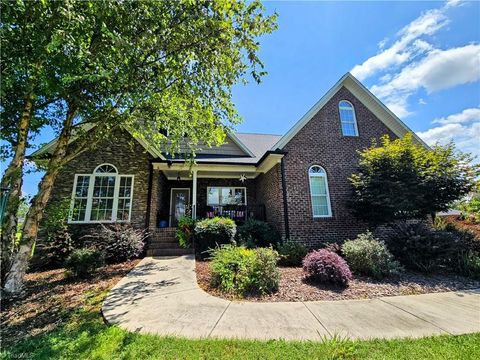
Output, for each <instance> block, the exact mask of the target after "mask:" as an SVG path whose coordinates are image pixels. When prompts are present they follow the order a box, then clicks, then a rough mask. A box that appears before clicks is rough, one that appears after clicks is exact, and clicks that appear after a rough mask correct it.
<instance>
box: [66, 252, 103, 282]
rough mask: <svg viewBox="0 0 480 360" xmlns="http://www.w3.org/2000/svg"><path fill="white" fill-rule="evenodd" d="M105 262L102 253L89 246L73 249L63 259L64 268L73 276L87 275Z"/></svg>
mask: <svg viewBox="0 0 480 360" xmlns="http://www.w3.org/2000/svg"><path fill="white" fill-rule="evenodd" d="M104 263H105V260H104V257H103V254H102V253H101V252H99V251H98V250H95V249H91V248H83V249H75V250H73V252H72V253H71V254H70V255H69V256H68V257H67V259H66V260H65V268H66V269H67V270H68V271H69V272H70V273H71V274H72V275H74V276H77V277H88V276H91V275H92V274H93V272H95V270H96V269H98V268H99V267H101V266H103V265H104Z"/></svg>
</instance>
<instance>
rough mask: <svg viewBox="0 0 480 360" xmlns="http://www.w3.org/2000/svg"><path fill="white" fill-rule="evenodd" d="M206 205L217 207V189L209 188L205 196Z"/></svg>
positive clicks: (218, 200)
mask: <svg viewBox="0 0 480 360" xmlns="http://www.w3.org/2000/svg"><path fill="white" fill-rule="evenodd" d="M207 204H208V205H218V204H220V189H219V188H213V187H212V188H209V189H208V196H207Z"/></svg>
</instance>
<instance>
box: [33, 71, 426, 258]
mask: <svg viewBox="0 0 480 360" xmlns="http://www.w3.org/2000/svg"><path fill="white" fill-rule="evenodd" d="M410 131H411V130H410V129H409V128H408V127H407V126H406V125H405V124H404V123H403V122H402V121H401V120H400V119H398V118H397V117H396V116H395V115H394V114H393V113H392V112H391V111H390V110H389V109H387V108H386V107H385V106H384V105H383V104H382V103H381V102H380V101H379V100H378V99H377V98H376V97H375V96H374V95H373V94H372V93H370V91H368V90H367V89H366V88H365V87H364V86H363V85H362V84H361V83H360V82H359V81H358V80H356V79H355V78H354V77H353V76H352V75H351V74H349V73H347V74H346V75H344V76H343V77H342V78H341V79H340V80H339V81H338V82H337V83H336V84H335V85H334V86H333V87H332V88H331V89H330V90H329V91H328V92H327V93H326V94H325V95H324V96H323V97H322V98H321V99H320V100H319V101H318V102H317V103H316V104H315V105H314V106H313V107H312V108H311V109H310V110H309V111H308V112H307V113H306V114H305V115H304V116H303V117H302V118H301V119H300V120H299V121H298V122H297V123H296V124H295V125H294V126H293V127H292V128H291V129H290V130H289V131H288V132H287V133H286V134H284V135H270V134H268V135H267V134H247V133H235V134H233V133H231V134H228V136H227V141H226V143H225V144H223V145H222V146H219V147H214V148H205V149H202V150H200V151H198V153H197V157H196V162H195V164H194V165H193V166H192V167H190V165H189V164H186V163H185V162H184V160H181V159H173V158H169V156H168V155H167V154H165V153H162V152H160V151H158V150H157V149H155V146H147V144H145V143H144V142H143V141H140V140H139V141H137V140H135V139H134V138H133V137H132V135H131V134H130V133H129V132H128V131H126V130H117V133H116V134H115V141H108V140H105V141H103V143H101V144H99V146H97V147H96V148H95V149H93V150H90V151H88V152H85V153H83V154H81V155H80V156H78V157H77V158H75V159H74V160H73V161H71V162H70V163H69V164H68V165H67V166H65V167H64V168H63V169H62V171H61V174H60V175H59V176H58V179H57V181H56V183H55V187H54V191H53V194H52V199H51V201H58V200H61V199H65V198H67V199H71V204H72V205H71V209H72V211H71V216H70V219H69V222H70V224H71V226H72V227H73V228H74V229H77V230H78V231H84V230H85V229H87V228H90V227H91V226H95V224H98V223H111V222H127V223H130V224H132V225H133V226H136V227H142V228H148V229H149V231H150V233H151V234H152V235H151V243H150V248H149V250H148V253H149V254H151V255H169V254H178V253H180V252H181V251H180V250H179V249H178V248H175V246H174V244H175V240H174V239H173V233H174V228H175V226H176V223H177V221H178V219H179V218H180V217H181V216H183V215H184V214H185V213H191V215H192V216H193V217H195V218H207V217H213V216H217V215H218V216H228V217H231V218H233V219H234V220H235V221H237V222H239V223H241V222H243V221H245V220H246V219H248V218H257V219H261V220H265V221H267V222H269V223H270V224H271V225H272V226H273V227H274V228H275V229H276V230H277V231H278V232H279V233H280V234H281V235H282V236H283V237H284V238H290V239H295V240H297V241H302V242H304V243H305V244H306V245H308V246H312V247H313V246H318V245H319V244H320V243H322V242H326V241H341V240H345V239H347V238H352V237H354V236H355V235H357V234H358V233H359V232H362V231H364V230H365V224H362V223H361V222H359V221H358V220H356V219H355V218H354V217H353V216H352V215H351V213H350V212H349V210H348V208H347V206H346V202H347V200H348V198H349V196H350V194H351V190H350V187H349V182H348V177H349V176H350V175H351V174H352V173H353V172H354V171H355V169H356V166H357V163H358V154H357V150H360V149H363V148H365V147H368V146H369V145H371V141H372V139H378V138H379V137H381V136H382V135H385V134H388V135H389V136H390V137H391V138H395V137H401V136H403V135H405V134H406V133H407V132H410ZM414 139H415V140H416V141H417V142H418V143H423V142H422V141H421V140H420V138H418V137H417V136H416V135H414ZM54 143H55V142H54V141H53V142H52V143H50V144H48V145H46V146H45V147H43V148H42V149H40V150H39V151H37V152H36V153H34V154H33V155H32V156H39V155H42V154H45V153H48V152H49V151H51V150H52V148H53V146H54Z"/></svg>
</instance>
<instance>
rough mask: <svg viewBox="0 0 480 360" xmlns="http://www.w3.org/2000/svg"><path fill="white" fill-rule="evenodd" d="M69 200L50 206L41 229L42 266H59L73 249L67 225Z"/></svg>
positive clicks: (72, 241)
mask: <svg viewBox="0 0 480 360" xmlns="http://www.w3.org/2000/svg"><path fill="white" fill-rule="evenodd" d="M69 211H70V199H67V200H64V201H58V202H54V203H52V204H50V205H49V206H48V208H47V210H46V216H45V218H44V220H43V221H42V224H41V228H42V231H43V233H44V239H45V241H44V243H43V244H42V245H43V251H44V254H45V255H46V256H45V258H44V259H43V261H42V262H43V265H47V266H51V265H61V264H63V263H64V262H65V259H66V258H67V257H68V256H69V255H70V254H71V252H72V251H73V250H74V249H75V245H76V244H75V241H74V240H73V237H72V234H71V232H70V228H69V226H68V224H67V220H68V214H69Z"/></svg>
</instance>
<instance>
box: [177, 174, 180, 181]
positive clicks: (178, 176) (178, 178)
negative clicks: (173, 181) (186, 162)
mask: <svg viewBox="0 0 480 360" xmlns="http://www.w3.org/2000/svg"><path fill="white" fill-rule="evenodd" d="M177 181H180V173H177Z"/></svg>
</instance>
